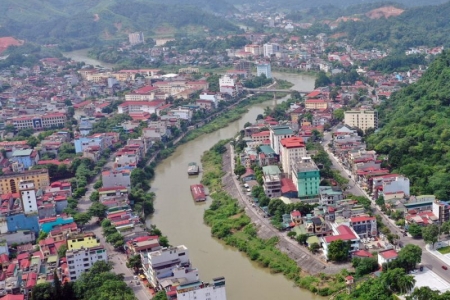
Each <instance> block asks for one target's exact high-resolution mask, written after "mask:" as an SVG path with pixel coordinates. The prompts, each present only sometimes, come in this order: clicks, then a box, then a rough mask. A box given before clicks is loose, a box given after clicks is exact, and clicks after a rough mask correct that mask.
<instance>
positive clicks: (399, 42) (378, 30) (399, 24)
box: [335, 2, 450, 50]
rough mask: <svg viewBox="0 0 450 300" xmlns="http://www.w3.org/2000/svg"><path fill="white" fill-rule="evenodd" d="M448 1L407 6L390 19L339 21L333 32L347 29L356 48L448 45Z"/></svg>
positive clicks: (404, 47)
mask: <svg viewBox="0 0 450 300" xmlns="http://www.w3.org/2000/svg"><path fill="white" fill-rule="evenodd" d="M449 15H450V2H447V3H445V4H441V5H436V6H424V7H416V8H410V9H408V10H406V11H405V12H404V13H402V14H401V15H399V16H397V17H391V18H389V19H384V18H382V19H374V20H369V19H366V20H364V21H362V22H361V21H356V22H354V21H349V22H341V23H340V24H339V27H338V28H337V29H336V30H335V32H342V33H346V38H348V39H349V40H350V41H351V42H352V44H354V45H355V46H356V47H359V48H366V49H371V48H373V47H378V46H380V47H382V48H386V47H390V48H395V49H399V50H405V49H407V48H410V47H415V46H423V45H424V46H441V45H444V46H447V47H448V46H450V34H449V33H450V22H449V21H448V16H449Z"/></svg>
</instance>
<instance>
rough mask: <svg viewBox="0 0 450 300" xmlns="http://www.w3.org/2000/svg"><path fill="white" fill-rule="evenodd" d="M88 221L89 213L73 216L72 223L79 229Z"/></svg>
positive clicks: (89, 218)
mask: <svg viewBox="0 0 450 300" xmlns="http://www.w3.org/2000/svg"><path fill="white" fill-rule="evenodd" d="M90 220H91V215H90V214H89V213H77V214H75V215H74V216H73V221H74V222H75V223H77V225H78V226H80V227H83V226H84V225H85V224H86V223H88V222H89V221H90Z"/></svg>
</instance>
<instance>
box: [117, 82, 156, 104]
mask: <svg viewBox="0 0 450 300" xmlns="http://www.w3.org/2000/svg"><path fill="white" fill-rule="evenodd" d="M157 91H158V88H156V87H153V86H150V85H148V86H144V87H141V88H140V89H137V90H135V91H134V92H132V93H129V94H125V101H153V100H155V93H156V92H157Z"/></svg>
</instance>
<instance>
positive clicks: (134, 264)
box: [127, 254, 142, 272]
mask: <svg viewBox="0 0 450 300" xmlns="http://www.w3.org/2000/svg"><path fill="white" fill-rule="evenodd" d="M141 266H142V262H141V256H140V255H139V254H138V255H132V256H130V257H129V258H128V261H127V267H128V268H130V269H134V271H135V272H136V271H137V270H139V268H140V267H141Z"/></svg>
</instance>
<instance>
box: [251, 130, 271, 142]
mask: <svg viewBox="0 0 450 300" xmlns="http://www.w3.org/2000/svg"><path fill="white" fill-rule="evenodd" d="M251 137H252V141H254V142H260V143H262V142H263V141H265V140H268V139H270V131H269V130H266V131H261V132H258V133H253V134H252V136H251Z"/></svg>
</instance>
